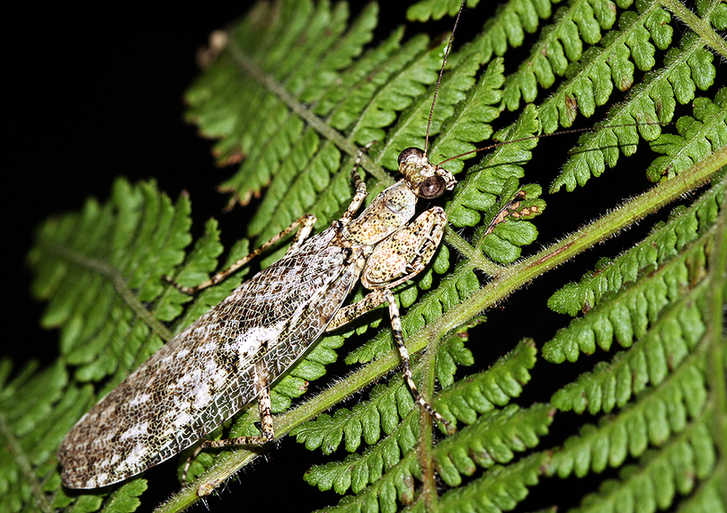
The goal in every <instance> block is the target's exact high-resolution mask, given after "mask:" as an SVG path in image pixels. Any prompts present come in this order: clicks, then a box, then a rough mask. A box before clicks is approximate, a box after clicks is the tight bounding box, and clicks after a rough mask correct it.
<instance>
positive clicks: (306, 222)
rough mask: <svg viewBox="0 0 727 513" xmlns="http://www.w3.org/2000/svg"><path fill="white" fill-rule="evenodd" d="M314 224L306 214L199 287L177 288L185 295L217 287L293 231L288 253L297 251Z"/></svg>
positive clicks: (310, 216) (314, 217)
mask: <svg viewBox="0 0 727 513" xmlns="http://www.w3.org/2000/svg"><path fill="white" fill-rule="evenodd" d="M315 224H316V216H314V215H310V214H306V215H304V216H302V217H301V218H299V219H296V220H295V221H293V222H292V223H291V224H290V226H288V227H287V228H286V229H284V230H283V231H282V232H280V233H278V234H277V235H274V236H273V237H272V238H271V239H270V240H268V241H265V242H264V243H262V244H261V245H260V246H259V247H258V248H255V249H254V250H253V251H251V252H250V253H248V254H247V255H245V256H244V257H242V258H241V259H239V260H238V261H237V262H235V263H234V264H232V265H231V266H230V267H228V268H227V269H223V270H222V271H220V272H218V273H216V274H213V275H212V277H211V278H210V279H209V280H207V281H204V282H202V283H200V284H199V285H196V286H194V287H182V286H179V285H177V288H178V289H179V290H181V291H182V292H184V293H185V294H195V293H197V292H199V291H200V290H204V289H206V288H207V287H211V286H212V285H217V284H218V283H220V282H221V281H223V280H224V279H225V278H227V277H228V276H229V275H231V274H232V273H234V272H235V271H237V270H238V269H240V268H241V267H243V266H244V265H246V264H247V263H248V262H250V260H252V259H253V258H255V257H257V256H259V255H260V254H261V253H264V252H265V251H267V250H268V249H270V247H271V246H273V245H275V244H277V243H278V242H279V241H280V239H282V238H284V237H285V236H287V235H289V234H290V233H291V232H293V231H294V230H296V229H297V230H298V231H297V232H296V234H295V237H294V238H293V243H292V244H291V245H290V248H288V252H290V251H293V250H294V249H297V248H298V247H299V246H300V245H301V244H302V243H303V241H304V240H305V239H306V238H307V237H308V236H309V235H310V233H311V232H312V231H313V225H315Z"/></svg>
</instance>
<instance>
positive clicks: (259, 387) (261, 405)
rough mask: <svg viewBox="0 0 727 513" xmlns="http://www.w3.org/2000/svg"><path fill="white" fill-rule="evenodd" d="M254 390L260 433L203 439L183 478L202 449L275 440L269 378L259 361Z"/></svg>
mask: <svg viewBox="0 0 727 513" xmlns="http://www.w3.org/2000/svg"><path fill="white" fill-rule="evenodd" d="M255 390H256V391H257V394H258V395H257V408H258V411H259V412H260V430H261V431H262V435H259V436H238V437H235V438H223V439H221V440H203V441H202V442H200V444H199V445H198V446H197V448H196V449H195V450H194V452H193V453H192V455H191V456H190V457H189V458H188V459H187V462H186V463H185V464H184V474H183V475H184V478H183V479H184V480H185V481H186V480H187V471H188V470H189V466H190V464H191V463H192V460H193V459H195V458H196V457H197V456H198V455H199V453H200V452H202V451H203V450H204V449H209V448H214V449H220V448H223V447H233V446H235V447H238V446H245V445H250V446H257V447H261V446H263V445H265V444H266V443H268V442H272V441H273V440H275V431H274V429H273V415H272V413H271V412H270V380H269V376H268V370H267V367H265V364H264V363H263V362H262V361H261V362H258V363H257V364H256V365H255Z"/></svg>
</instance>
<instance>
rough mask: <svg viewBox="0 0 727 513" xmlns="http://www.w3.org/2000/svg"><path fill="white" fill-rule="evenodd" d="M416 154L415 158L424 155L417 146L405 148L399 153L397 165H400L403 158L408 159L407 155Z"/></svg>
mask: <svg viewBox="0 0 727 513" xmlns="http://www.w3.org/2000/svg"><path fill="white" fill-rule="evenodd" d="M412 156H416V157H417V158H422V157H423V156H424V152H423V151H422V150H420V149H419V148H407V149H405V150H404V151H402V152H401V153H399V165H401V163H402V162H404V161H405V160H408V159H409V157H412Z"/></svg>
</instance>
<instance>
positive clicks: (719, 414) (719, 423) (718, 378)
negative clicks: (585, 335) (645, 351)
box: [707, 178, 727, 497]
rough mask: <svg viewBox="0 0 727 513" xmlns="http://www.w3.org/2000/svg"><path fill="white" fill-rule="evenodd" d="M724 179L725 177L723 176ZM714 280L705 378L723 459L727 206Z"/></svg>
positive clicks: (726, 493) (726, 450)
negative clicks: (712, 405)
mask: <svg viewBox="0 0 727 513" xmlns="http://www.w3.org/2000/svg"><path fill="white" fill-rule="evenodd" d="M724 180H725V181H727V178H724ZM710 273H711V274H712V276H713V282H712V285H711V288H710V292H709V313H710V317H709V321H708V324H709V326H708V330H709V331H708V333H709V338H710V347H709V359H708V361H709V366H710V369H709V372H708V373H707V375H708V378H707V379H708V382H709V388H710V392H711V393H712V394H713V401H714V404H715V409H714V414H713V415H712V436H713V438H714V440H715V444H716V445H717V448H718V450H719V455H720V457H721V458H722V459H724V458H727V381H726V380H725V352H724V348H725V344H727V336H726V335H725V331H724V317H723V315H724V314H723V312H724V305H725V297H724V296H725V290H727V208H725V207H724V205H723V208H722V212H720V216H719V218H718V219H717V234H716V236H715V238H714V249H713V252H712V256H711V262H710ZM722 496H723V497H727V483H722Z"/></svg>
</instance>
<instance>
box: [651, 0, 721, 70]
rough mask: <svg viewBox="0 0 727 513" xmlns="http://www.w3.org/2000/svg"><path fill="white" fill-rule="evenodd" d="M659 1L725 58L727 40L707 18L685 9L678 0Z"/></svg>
mask: <svg viewBox="0 0 727 513" xmlns="http://www.w3.org/2000/svg"><path fill="white" fill-rule="evenodd" d="M659 3H660V4H661V5H663V6H664V7H666V8H667V9H669V10H670V11H671V12H672V13H673V14H674V16H676V17H677V18H679V19H680V20H681V22H682V23H684V24H685V25H686V26H687V27H689V28H690V29H691V30H693V31H694V32H696V33H697V34H698V35H699V37H700V38H702V40H703V41H704V42H705V43H706V44H708V45H709V46H710V47H712V49H713V50H714V51H715V52H717V53H718V54H719V55H720V56H721V57H722V58H723V59H727V42H725V40H724V39H723V38H722V37H720V35H719V34H717V33H716V32H715V31H714V30H713V29H712V27H711V25H710V24H709V20H704V19H702V18H700V17H699V16H697V15H696V14H694V13H693V12H692V11H690V10H689V9H687V8H686V6H685V5H684V4H683V3H681V2H680V1H679V0H659Z"/></svg>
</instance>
